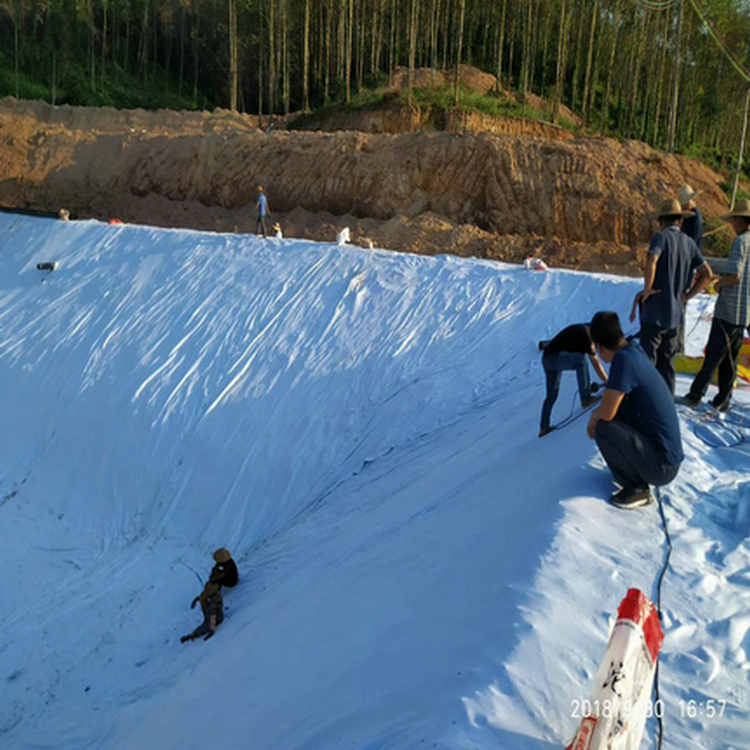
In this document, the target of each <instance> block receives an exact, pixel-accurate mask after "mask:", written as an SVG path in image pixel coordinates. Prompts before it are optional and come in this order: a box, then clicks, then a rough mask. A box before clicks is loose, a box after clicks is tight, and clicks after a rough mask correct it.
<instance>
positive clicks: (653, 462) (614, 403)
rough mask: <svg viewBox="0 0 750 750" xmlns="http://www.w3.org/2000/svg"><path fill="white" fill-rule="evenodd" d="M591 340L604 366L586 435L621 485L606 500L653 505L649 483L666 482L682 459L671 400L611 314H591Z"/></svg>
mask: <svg viewBox="0 0 750 750" xmlns="http://www.w3.org/2000/svg"><path fill="white" fill-rule="evenodd" d="M591 338H592V339H593V341H594V344H595V345H596V348H597V351H598V352H599V356H600V357H601V358H602V359H603V360H604V361H605V362H607V363H609V364H610V368H609V380H608V381H607V388H606V389H605V391H604V395H603V396H602V402H601V404H600V405H599V406H598V407H597V408H596V409H594V411H593V412H592V413H591V418H590V419H589V423H588V426H587V427H586V432H587V433H588V436H589V437H590V438H591V439H592V440H596V444H597V446H598V447H599V450H600V451H601V453H602V456H603V457H604V460H605V461H606V462H607V466H609V469H610V471H611V472H612V476H613V477H614V479H615V482H616V483H617V484H619V485H620V487H621V489H619V490H618V491H617V492H615V493H613V494H612V496H611V498H610V502H611V503H612V504H613V505H615V506H617V507H618V508H627V509H629V508H639V507H641V506H643V505H648V504H649V503H651V502H653V497H652V496H651V489H650V487H649V485H652V484H653V485H656V486H659V487H660V486H662V485H665V484H669V483H670V482H671V481H672V480H673V479H674V478H675V477H676V476H677V472H678V471H679V470H680V464H681V463H682V460H683V458H684V454H683V452H682V436H681V435H680V423H679V420H678V419H677V411H676V409H675V405H674V399H673V398H672V394H671V393H670V391H669V388H668V387H667V385H666V383H665V382H664V379H663V378H662V376H661V375H660V374H659V373H658V372H657V371H656V369H655V368H654V367H653V365H652V364H651V362H649V360H648V358H647V357H646V355H645V354H644V352H643V349H642V348H641V346H640V344H638V342H636V341H628V340H627V339H626V338H625V337H624V336H623V333H622V328H621V327H620V319H619V318H618V317H617V313H615V312H598V313H597V314H596V315H594V318H593V320H592V321H591Z"/></svg>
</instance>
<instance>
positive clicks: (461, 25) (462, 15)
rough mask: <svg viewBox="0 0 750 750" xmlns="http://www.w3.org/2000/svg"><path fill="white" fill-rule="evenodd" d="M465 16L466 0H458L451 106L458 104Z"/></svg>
mask: <svg viewBox="0 0 750 750" xmlns="http://www.w3.org/2000/svg"><path fill="white" fill-rule="evenodd" d="M465 17H466V0H460V3H459V19H458V48H457V50H456V81H455V84H454V87H453V106H454V107H457V106H458V87H459V84H460V78H461V53H462V51H463V42H464V19H465Z"/></svg>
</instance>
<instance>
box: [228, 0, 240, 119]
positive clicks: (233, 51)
mask: <svg viewBox="0 0 750 750" xmlns="http://www.w3.org/2000/svg"><path fill="white" fill-rule="evenodd" d="M228 10H229V29H228V31H229V109H230V110H232V112H236V111H237V93H238V91H239V58H238V43H237V0H228Z"/></svg>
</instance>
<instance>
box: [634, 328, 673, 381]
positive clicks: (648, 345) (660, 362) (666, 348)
mask: <svg viewBox="0 0 750 750" xmlns="http://www.w3.org/2000/svg"><path fill="white" fill-rule="evenodd" d="M640 339H641V347H642V348H643V351H644V352H645V354H646V356H647V357H648V358H649V359H650V360H651V363H652V364H654V365H656V369H657V370H658V371H659V374H660V375H661V376H662V377H663V378H664V381H665V382H666V384H667V385H668V386H669V390H670V391H671V392H672V394H674V382H675V372H674V358H675V355H676V354H677V350H678V349H679V346H680V339H679V336H678V329H677V328H670V329H668V330H664V329H663V328H660V327H659V326H657V325H654V324H653V323H642V324H641V333H640Z"/></svg>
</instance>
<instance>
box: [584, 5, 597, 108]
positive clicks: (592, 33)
mask: <svg viewBox="0 0 750 750" xmlns="http://www.w3.org/2000/svg"><path fill="white" fill-rule="evenodd" d="M598 16H599V0H594V5H593V7H592V9H591V24H590V26H589V45H588V51H587V53H586V78H585V83H584V86H583V119H584V120H585V121H586V122H588V119H589V110H590V107H591V102H590V101H589V98H590V97H591V98H593V94H592V85H591V65H592V63H593V61H594V39H595V38H596V21H597V18H598Z"/></svg>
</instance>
